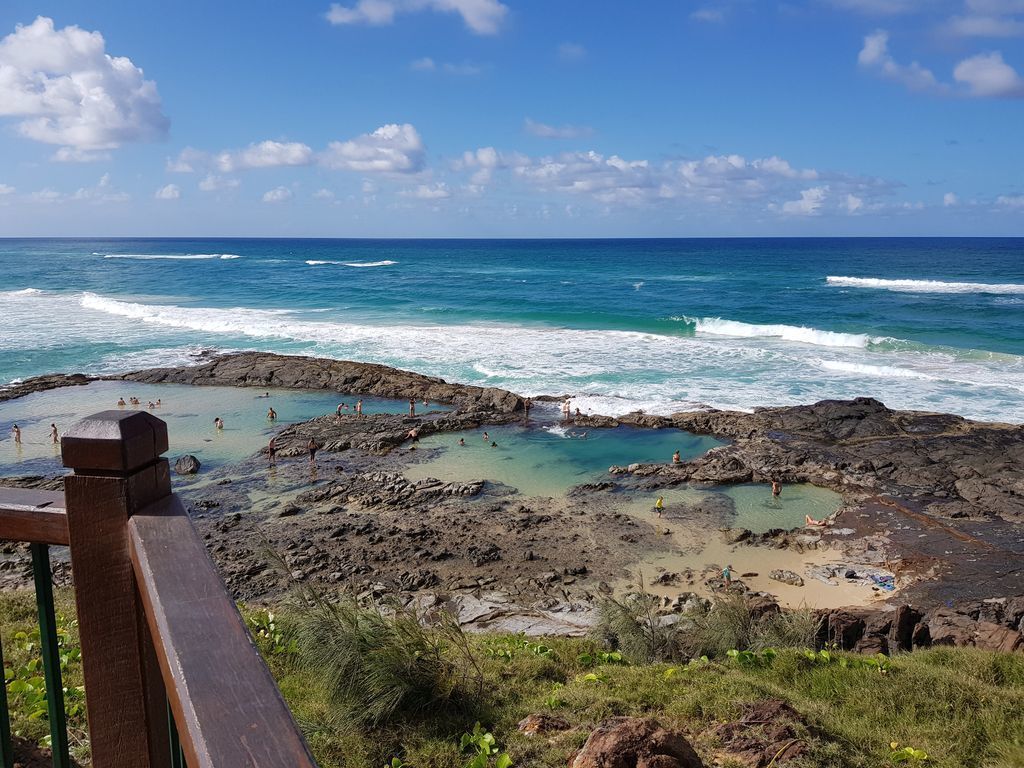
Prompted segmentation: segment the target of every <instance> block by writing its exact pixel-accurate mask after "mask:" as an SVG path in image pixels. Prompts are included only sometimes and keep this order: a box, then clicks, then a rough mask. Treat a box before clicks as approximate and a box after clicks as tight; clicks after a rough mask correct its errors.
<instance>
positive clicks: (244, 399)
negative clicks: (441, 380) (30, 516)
mask: <svg viewBox="0 0 1024 768" xmlns="http://www.w3.org/2000/svg"><path fill="white" fill-rule="evenodd" d="M269 392H270V397H269V398H263V397H259V395H261V394H263V391H260V390H255V389H249V388H235V387H187V386H182V385H177V384H129V383H125V382H116V381H97V382H93V383H92V384H88V385H87V386H84V387H63V388H61V389H53V390H50V391H48V392H37V393H36V394H34V395H28V396H27V397H23V398H19V399H17V400H10V401H7V402H3V403H0V474H6V475H27V474H54V473H60V472H63V470H62V469H61V467H60V454H59V448H58V447H57V446H54V445H53V444H52V443H51V442H50V424H51V423H56V424H57V429H58V431H60V432H62V433H63V432H64V431H66V430H67V429H68V427H70V426H71V425H72V424H73V423H74V422H76V421H78V420H79V419H81V418H84V417H85V416H89V415H91V414H93V413H96V412H97V411H105V410H117V409H118V408H117V400H118V398H120V397H123V398H124V399H125V400H126V401H127V400H128V399H129V398H130V397H133V396H134V397H137V398H138V399H139V400H140V401H141V402H142V403H143V405H144V406H145V405H146V404H147V403H149V401H153V402H156V400H158V399H159V400H161V405H160V407H159V408H154V409H152V410H150V409H148V408H145V407H144V408H134V409H133V408H124V409H121V410H147V411H149V412H150V413H152V414H153V415H155V416H158V417H159V418H161V419H163V420H164V421H165V422H166V423H167V433H168V440H169V442H170V450H169V451H168V453H167V455H168V456H169V457H170V458H171V459H172V460H173V458H174V457H176V456H181V455H182V454H185V453H191V454H193V455H195V456H196V457H198V458H199V460H200V462H202V464H203V466H204V468H207V469H210V468H214V467H218V466H223V465H225V464H228V463H231V462H235V461H239V460H241V459H243V458H245V457H246V456H250V455H251V454H253V453H256V452H257V451H258V450H260V449H261V448H263V446H265V445H266V443H267V441H268V440H269V439H270V436H271V434H272V433H273V432H274V431H275V430H277V429H280V428H281V427H282V426H283V425H285V424H288V423H290V422H298V421H306V420H307V419H311V418H313V417H315V416H321V415H323V414H325V413H334V412H335V409H336V408H337V406H338V404H339V403H342V402H345V403H347V404H348V405H349V406H350V407H351V406H354V404H355V399H354V398H346V397H344V396H339V395H338V394H336V393H333V392H303V391H295V390H284V389H271V390H269ZM271 406H272V407H273V408H274V410H275V411H277V414H278V419H277V422H276V424H275V423H272V422H271V421H270V420H269V419H268V418H267V410H268V408H270V407H271ZM407 411H408V404H407V403H405V402H400V401H396V400H382V399H378V398H372V397H364V398H363V412H364V413H367V414H372V413H406V412H407ZM350 412H351V411H350ZM218 416H219V417H220V418H222V419H223V420H224V425H225V426H224V429H222V430H218V429H216V428H215V427H214V426H213V420H214V419H215V418H216V417H218ZM15 423H17V424H18V426H20V427H21V430H22V443H23V444H22V445H21V446H20V447H19V446H16V445H15V444H14V441H13V440H11V439H10V430H11V426H12V425H13V424H15Z"/></svg>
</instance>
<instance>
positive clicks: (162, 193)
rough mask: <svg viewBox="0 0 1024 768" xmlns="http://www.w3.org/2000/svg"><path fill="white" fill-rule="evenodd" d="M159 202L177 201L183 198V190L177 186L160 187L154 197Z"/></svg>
mask: <svg viewBox="0 0 1024 768" xmlns="http://www.w3.org/2000/svg"><path fill="white" fill-rule="evenodd" d="M154 197H156V199H157V200H177V199H178V198H180V197H181V188H180V187H179V186H178V185H177V184H168V185H167V186H165V187H160V189H158V190H157V191H156V194H155V195H154Z"/></svg>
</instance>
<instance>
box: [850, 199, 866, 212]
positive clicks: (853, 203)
mask: <svg viewBox="0 0 1024 768" xmlns="http://www.w3.org/2000/svg"><path fill="white" fill-rule="evenodd" d="M863 207H864V199H863V198H861V197H857V196H856V195H847V196H846V210H847V212H848V213H856V212H857V211H859V210H860V209H861V208H863Z"/></svg>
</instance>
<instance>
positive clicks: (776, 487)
mask: <svg viewBox="0 0 1024 768" xmlns="http://www.w3.org/2000/svg"><path fill="white" fill-rule="evenodd" d="M781 495H782V483H780V482H779V481H778V480H772V496H774V497H775V498H778V497H779V496H781Z"/></svg>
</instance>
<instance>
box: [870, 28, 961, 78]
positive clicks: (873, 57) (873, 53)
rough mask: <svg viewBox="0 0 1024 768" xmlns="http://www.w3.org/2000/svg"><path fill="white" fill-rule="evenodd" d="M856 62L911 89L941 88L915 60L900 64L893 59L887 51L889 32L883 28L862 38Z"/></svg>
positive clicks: (930, 73) (932, 75)
mask: <svg viewBox="0 0 1024 768" xmlns="http://www.w3.org/2000/svg"><path fill="white" fill-rule="evenodd" d="M857 63H859V64H860V65H861V66H862V67H864V68H865V69H870V70H873V71H875V72H877V73H878V74H880V75H882V76H883V77H887V78H889V79H890V80H895V81H897V82H900V83H902V84H903V85H905V86H906V87H907V88H910V89H911V90H916V91H931V90H942V88H943V86H942V85H941V84H940V83H939V82H938V80H936V79H935V75H934V74H932V72H931V70H929V69H926V68H925V67H922V66H921V65H920V64H918V63H917V62H916V61H913V62H911V63H910V64H900V63H898V62H897V61H896V60H895V59H893V57H892V55H891V54H890V53H889V33H888V32H886V31H885V30H883V29H879V30H876V31H874V32H872V33H871V34H870V35H868V36H866V37H865V38H864V47H863V48H861V50H860V54H858V56H857Z"/></svg>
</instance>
